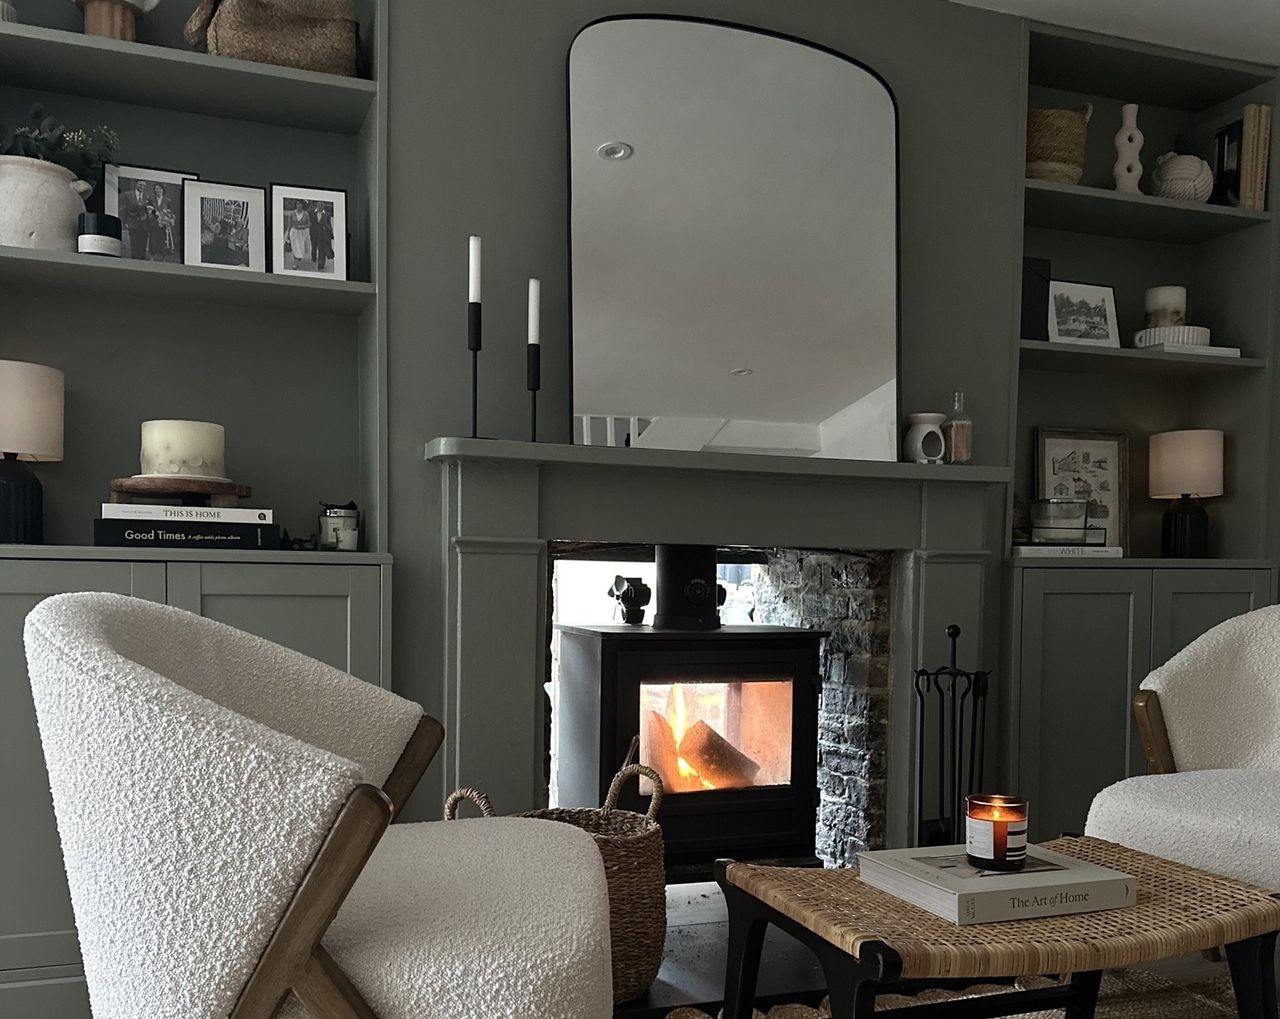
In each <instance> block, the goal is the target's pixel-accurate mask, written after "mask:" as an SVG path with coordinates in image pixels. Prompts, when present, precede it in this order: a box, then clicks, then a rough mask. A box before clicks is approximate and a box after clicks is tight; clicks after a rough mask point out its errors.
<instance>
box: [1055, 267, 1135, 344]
mask: <svg viewBox="0 0 1280 1019" xmlns="http://www.w3.org/2000/svg"><path fill="white" fill-rule="evenodd" d="M1049 342H1050V343H1079V344H1084V345H1086V346H1090V347H1119V346H1120V325H1119V323H1118V322H1117V320H1116V293H1115V291H1114V290H1113V289H1112V288H1111V287H1103V286H1096V285H1094V284H1092V283H1071V282H1069V281H1067V280H1051V281H1050V283H1049Z"/></svg>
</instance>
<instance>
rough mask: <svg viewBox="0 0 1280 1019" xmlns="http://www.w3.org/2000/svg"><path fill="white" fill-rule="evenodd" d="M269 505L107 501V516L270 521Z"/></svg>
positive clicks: (237, 521)
mask: <svg viewBox="0 0 1280 1019" xmlns="http://www.w3.org/2000/svg"><path fill="white" fill-rule="evenodd" d="M273 517H274V513H273V512H272V511H271V510H269V509H250V508H248V507H226V508H223V507H218V506H165V505H162V504H158V503H149V504H148V503H124V502H104V503H103V504H102V518H103V519H104V520H207V521H209V522H211V523H220V524H270V523H273V522H274V520H273Z"/></svg>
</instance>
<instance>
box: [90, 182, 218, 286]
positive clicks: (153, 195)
mask: <svg viewBox="0 0 1280 1019" xmlns="http://www.w3.org/2000/svg"><path fill="white" fill-rule="evenodd" d="M196 179H198V175H197V174H194V173H187V172H185V171H182V170H165V169H162V168H160V167H157V166H131V165H128V164H125V163H107V164H105V165H104V166H103V168H102V211H103V212H105V213H106V214H107V215H108V216H117V217H119V219H120V242H121V249H122V257H124V258H129V259H133V260H135V261H145V262H168V263H170V264H179V263H181V262H182V260H183V257H184V249H183V244H182V219H183V216H182V185H183V182H184V181H188V180H196Z"/></svg>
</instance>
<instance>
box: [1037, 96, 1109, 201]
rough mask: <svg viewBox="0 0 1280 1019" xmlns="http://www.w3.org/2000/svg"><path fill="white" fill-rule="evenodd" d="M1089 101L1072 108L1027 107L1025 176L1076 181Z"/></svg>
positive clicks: (1090, 108)
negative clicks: (1028, 108) (1044, 108)
mask: <svg viewBox="0 0 1280 1019" xmlns="http://www.w3.org/2000/svg"><path fill="white" fill-rule="evenodd" d="M1092 116H1093V104H1091V103H1086V104H1085V105H1084V106H1080V107H1077V108H1075V109H1073V110H1043V109H1031V110H1028V111H1027V176H1028V177H1031V178H1033V179H1035V180H1051V181H1057V182H1058V183H1059V184H1079V183H1080V178H1081V177H1082V176H1083V175H1084V150H1085V140H1086V139H1087V138H1088V135H1089V119H1090V118H1091V117H1092Z"/></svg>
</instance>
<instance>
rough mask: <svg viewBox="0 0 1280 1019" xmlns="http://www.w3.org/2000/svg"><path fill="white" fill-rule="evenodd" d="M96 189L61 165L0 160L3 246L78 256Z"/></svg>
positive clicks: (25, 159) (23, 159) (0, 234)
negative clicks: (88, 202) (88, 201)
mask: <svg viewBox="0 0 1280 1019" xmlns="http://www.w3.org/2000/svg"><path fill="white" fill-rule="evenodd" d="M92 190H93V186H92V185H90V184H86V183H85V182H84V181H82V180H78V179H77V178H76V175H75V174H74V173H72V172H71V171H70V170H68V169H67V168H66V167H63V166H59V165H58V164H57V163H48V162H45V161H44V160H43V159H30V158H28V157H27V156H0V245H5V244H7V245H12V246H13V247H18V248H45V249H48V250H51V251H75V250H76V234H77V233H78V232H79V219H80V214H81V213H82V212H84V199H85V197H86V196H87V195H88V194H89V192H90V191H92Z"/></svg>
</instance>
